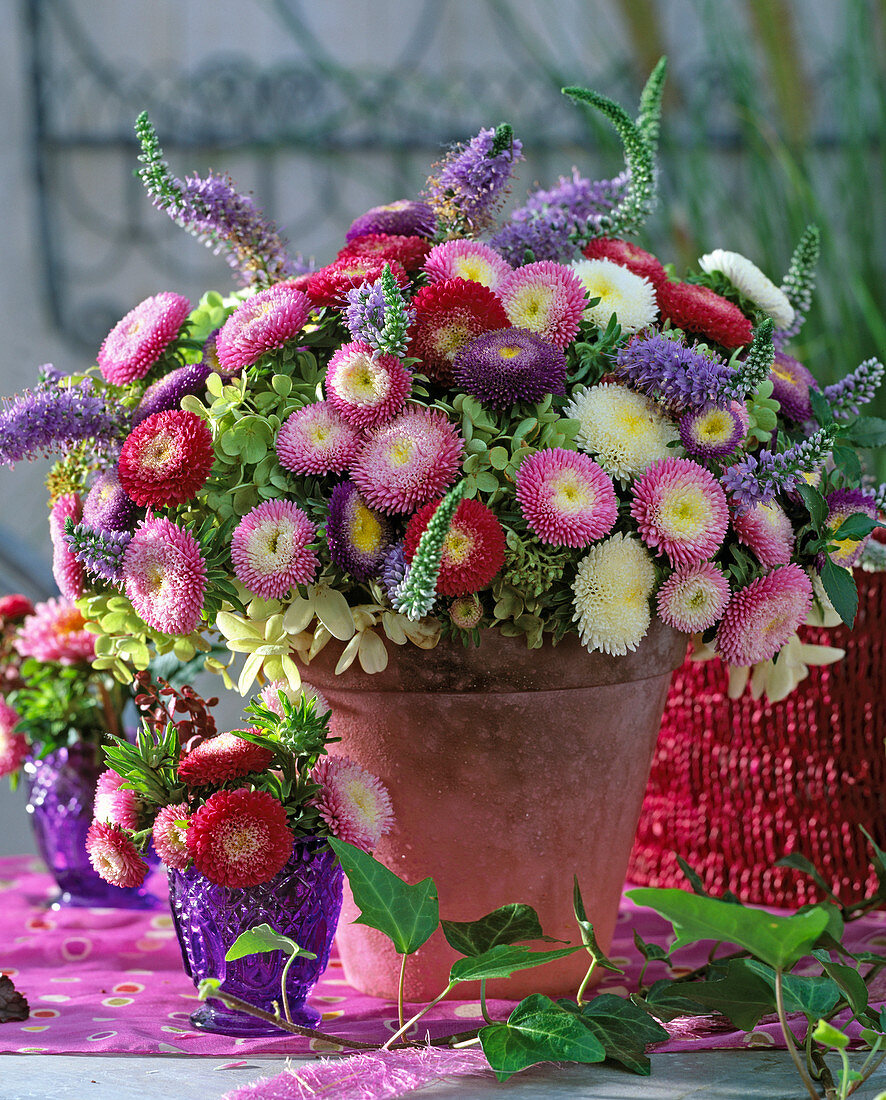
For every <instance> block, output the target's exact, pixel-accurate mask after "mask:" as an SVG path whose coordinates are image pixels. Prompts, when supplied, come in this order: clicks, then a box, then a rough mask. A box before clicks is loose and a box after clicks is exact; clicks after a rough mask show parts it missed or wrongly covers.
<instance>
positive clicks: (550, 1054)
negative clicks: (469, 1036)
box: [480, 993, 606, 1081]
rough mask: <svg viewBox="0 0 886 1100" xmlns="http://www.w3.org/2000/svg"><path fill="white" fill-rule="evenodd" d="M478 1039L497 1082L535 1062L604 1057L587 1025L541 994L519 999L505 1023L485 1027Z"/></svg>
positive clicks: (596, 1059) (597, 1040)
mask: <svg viewBox="0 0 886 1100" xmlns="http://www.w3.org/2000/svg"><path fill="white" fill-rule="evenodd" d="M480 1042H481V1044H482V1046H483V1053H484V1054H485V1055H486V1057H487V1059H488V1061H489V1064H490V1066H492V1068H493V1069H494V1070H495V1075H496V1077H497V1078H498V1079H499V1081H506V1080H507V1079H508V1078H509V1077H511V1076H512V1075H513V1074H515V1073H518V1072H519V1071H520V1070H521V1069H526V1067H527V1066H534V1065H535V1064H536V1063H538V1062H585V1063H587V1062H602V1061H603V1059H604V1058H605V1057H606V1051H605V1050H604V1049H603V1044H602V1043H601V1042H600V1040H599V1039H597V1037H596V1036H595V1035H594V1034H593V1032H592V1031H591V1030H590V1028H588V1027H587V1026H586V1025H585V1024H584V1023H582V1021H581V1020H579V1019H578V1018H577V1017H576V1015H575V1014H574V1013H573V1012H567V1011H565V1010H564V1009H562V1008H560V1007H559V1006H557V1005H555V1004H554V1002H553V1001H552V1000H551V999H550V998H549V997H545V996H543V995H542V994H540V993H533V994H532V996H530V997H527V998H526V999H525V1000H523V1001H521V1002H520V1003H519V1004H518V1005H517V1007H516V1008H515V1009H514V1011H513V1012H512V1013H511V1015H510V1017H509V1018H508V1022H507V1023H505V1024H490V1025H489V1026H488V1027H484V1028H483V1029H482V1030H481V1031H480Z"/></svg>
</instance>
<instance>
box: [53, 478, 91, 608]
mask: <svg viewBox="0 0 886 1100" xmlns="http://www.w3.org/2000/svg"><path fill="white" fill-rule="evenodd" d="M69 517H70V518H71V519H72V520H73V521H74V523H75V524H77V523H79V522H80V520H81V518H82V517H83V505H82V503H81V501H80V497H79V496H78V495H77V494H76V493H64V494H63V495H62V496H60V497H56V499H55V501H54V502H53V505H52V508H51V509H50V512H49V537H50V540H51V541H52V575H53V577H54V578H55V583H56V584H57V585H58V590H59V592H61V594H62V595H63V596H66V597H67V598H68V599H69V600H79V599H80V597H81V596H82V595H83V588H84V585H85V580H84V574H83V566H82V564H81V563H80V562H79V561H77V559H76V558H75V557H74V555H73V554H72V553H71V549H70V547H69V546H68V544H67V542H66V541H65V520H66V519H68V518H69Z"/></svg>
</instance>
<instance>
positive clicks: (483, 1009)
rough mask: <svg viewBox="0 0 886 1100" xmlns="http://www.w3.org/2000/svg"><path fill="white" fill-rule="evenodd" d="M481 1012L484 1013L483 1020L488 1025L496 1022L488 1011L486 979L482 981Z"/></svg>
mask: <svg viewBox="0 0 886 1100" xmlns="http://www.w3.org/2000/svg"><path fill="white" fill-rule="evenodd" d="M480 1011H481V1012H482V1013H483V1019H484V1020H485V1021H486V1023H487V1024H492V1023H494V1022H495V1021H494V1020H492V1019H490V1017H489V1013H488V1012H487V1010H486V979H485V978H481V979H480Z"/></svg>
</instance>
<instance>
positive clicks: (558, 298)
mask: <svg viewBox="0 0 886 1100" xmlns="http://www.w3.org/2000/svg"><path fill="white" fill-rule="evenodd" d="M498 295H499V297H500V298H501V300H502V302H503V303H504V307H505V312H506V313H507V315H508V319H509V320H510V322H511V324H512V325H514V326H515V328H528V329H530V330H531V331H532V332H537V333H538V334H539V335H540V336H543V337H544V338H545V339H546V340H550V342H551V343H552V344H556V345H557V347H558V348H565V347H566V345H567V344H568V343H569V342H570V341H571V340H573V339H574V337H575V335H576V333H577V332H578V326H579V324H580V323H581V319H582V315H583V314H584V311H585V307H586V306H587V300H586V297H585V288H584V285H583V283H582V281H581V279H579V277H578V276H577V275H576V274H575V272H574V271H572V269H571V268H568V267H564V266H563V264H558V263H554V261H553V260H540V261H539V262H538V263H534V264H526V265H525V266H524V267H518V268H517V269H516V271H513V272H512V273H511V274H510V275H509V276H508V277H507V278H506V279H505V280H504V282H503V283H502V284H501V286H500V287H499V290H498Z"/></svg>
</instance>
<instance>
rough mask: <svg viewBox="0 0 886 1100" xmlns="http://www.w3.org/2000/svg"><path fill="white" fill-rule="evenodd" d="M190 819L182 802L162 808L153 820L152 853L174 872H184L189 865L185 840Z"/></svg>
mask: <svg viewBox="0 0 886 1100" xmlns="http://www.w3.org/2000/svg"><path fill="white" fill-rule="evenodd" d="M190 819H191V813H190V810H189V809H188V807H187V806H186V805H185V804H184V803H183V802H182V803H180V804H179V805H177V806H164V807H163V808H162V809H161V810H160V812H159V813H158V814H157V816H156V817H155V818H154V826H153V828H152V830H151V839H152V840H153V842H154V851H155V852H156V853H157V855H158V856H159V857H160V859H161V860H163V862H164V863H165V864H166V866H167V867H172V868H173V869H174V870H176V871H184V870H185V868H186V867H188V866H190V863H191V853H190V852H189V851H188V839H187V838H188V824H189V822H190Z"/></svg>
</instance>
